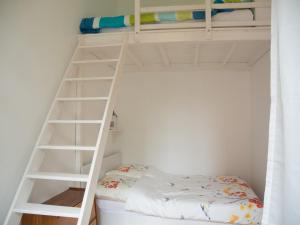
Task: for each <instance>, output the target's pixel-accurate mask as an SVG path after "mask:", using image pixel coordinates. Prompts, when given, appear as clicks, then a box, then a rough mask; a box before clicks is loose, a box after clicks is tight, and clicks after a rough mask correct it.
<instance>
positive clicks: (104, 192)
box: [96, 175, 137, 202]
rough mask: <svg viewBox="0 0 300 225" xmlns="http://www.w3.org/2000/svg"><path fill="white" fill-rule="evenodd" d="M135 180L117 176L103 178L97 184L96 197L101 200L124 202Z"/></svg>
mask: <svg viewBox="0 0 300 225" xmlns="http://www.w3.org/2000/svg"><path fill="white" fill-rule="evenodd" d="M136 181H137V179H135V178H132V177H126V176H119V175H108V176H105V177H104V178H103V179H101V180H100V181H99V182H98V186H97V190H96V196H97V197H98V198H102V199H111V200H117V201H123V202H125V201H126V200H127V198H128V194H129V191H130V189H131V188H132V186H133V185H134V184H135V183H136Z"/></svg>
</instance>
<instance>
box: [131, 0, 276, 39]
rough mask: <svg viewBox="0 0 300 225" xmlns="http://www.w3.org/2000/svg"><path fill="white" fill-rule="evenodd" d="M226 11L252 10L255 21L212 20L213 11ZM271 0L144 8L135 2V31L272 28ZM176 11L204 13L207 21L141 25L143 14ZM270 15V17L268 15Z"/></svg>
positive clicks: (137, 0) (206, 1)
mask: <svg viewBox="0 0 300 225" xmlns="http://www.w3.org/2000/svg"><path fill="white" fill-rule="evenodd" d="M225 9H233V10H236V9H250V10H252V12H253V20H236V21H229V20H226V21H214V20H213V19H212V10H225ZM270 9H271V0H256V1H253V2H239V3H222V4H219V3H214V0H205V2H204V3H202V4H195V5H176V6H151V7H144V6H142V2H141V0H135V12H134V14H135V21H134V22H135V25H134V31H135V33H136V34H139V33H140V32H143V31H150V30H154V31H155V30H170V29H172V30H174V29H175V30H178V29H202V30H205V31H206V32H208V33H210V32H211V31H212V30H213V29H214V28H232V27H238V28H243V27H270V25H271V21H270V11H271V10H270ZM176 11H204V12H205V19H204V20H200V21H191V22H176V23H157V24H141V14H142V13H160V12H176ZM266 14H269V15H266Z"/></svg>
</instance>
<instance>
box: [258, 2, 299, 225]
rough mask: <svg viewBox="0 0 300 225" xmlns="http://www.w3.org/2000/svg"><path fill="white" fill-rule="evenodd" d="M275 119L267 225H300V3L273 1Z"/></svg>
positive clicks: (272, 128) (270, 160)
mask: <svg viewBox="0 0 300 225" xmlns="http://www.w3.org/2000/svg"><path fill="white" fill-rule="evenodd" d="M272 8H273V9H272V47H271V99H272V102H271V117H270V133H269V155H268V169H267V179H266V191H265V200H264V202H265V207H264V215H263V222H262V224H263V225H300V0H273V1H272Z"/></svg>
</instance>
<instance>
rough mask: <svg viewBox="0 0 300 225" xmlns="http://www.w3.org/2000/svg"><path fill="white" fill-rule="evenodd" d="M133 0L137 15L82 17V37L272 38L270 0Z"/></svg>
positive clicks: (82, 39) (150, 40) (170, 39)
mask: <svg viewBox="0 0 300 225" xmlns="http://www.w3.org/2000/svg"><path fill="white" fill-rule="evenodd" d="M165 2H166V3H168V2H171V1H165ZM182 2H183V3H184V1H182ZM134 3H135V4H134V15H123V16H117V17H94V18H85V19H83V20H82V21H81V26H80V28H81V32H82V33H84V34H81V35H79V41H80V42H81V43H83V44H84V43H93V42H94V43H97V42H98V41H101V40H102V39H103V40H104V39H108V40H114V38H115V39H118V37H121V36H124V35H126V36H127V35H128V43H129V44H137V43H163V42H181V41H183V42H197V41H207V40H212V41H239V40H245V41H247V40H249V41H251V40H270V33H271V1H270V0H199V3H198V4H189V5H185V4H180V5H164V6H152V5H151V6H145V5H144V1H142V0H134ZM148 5H149V4H148Z"/></svg>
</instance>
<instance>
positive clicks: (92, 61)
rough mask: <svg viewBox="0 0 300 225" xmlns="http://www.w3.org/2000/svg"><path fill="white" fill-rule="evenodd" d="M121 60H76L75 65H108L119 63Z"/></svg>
mask: <svg viewBox="0 0 300 225" xmlns="http://www.w3.org/2000/svg"><path fill="white" fill-rule="evenodd" d="M118 61H119V59H91V60H75V61H73V62H72V63H73V64H85V63H107V62H118Z"/></svg>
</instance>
